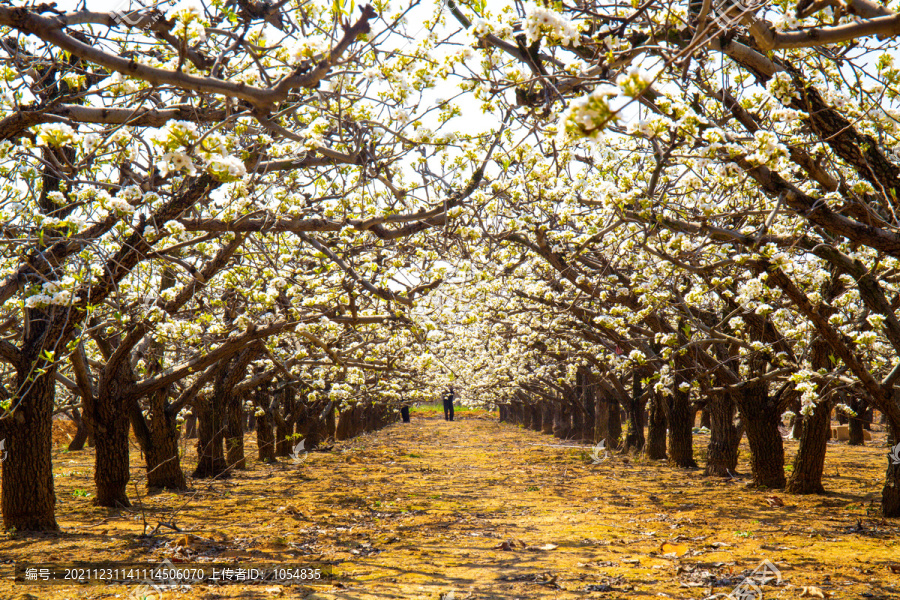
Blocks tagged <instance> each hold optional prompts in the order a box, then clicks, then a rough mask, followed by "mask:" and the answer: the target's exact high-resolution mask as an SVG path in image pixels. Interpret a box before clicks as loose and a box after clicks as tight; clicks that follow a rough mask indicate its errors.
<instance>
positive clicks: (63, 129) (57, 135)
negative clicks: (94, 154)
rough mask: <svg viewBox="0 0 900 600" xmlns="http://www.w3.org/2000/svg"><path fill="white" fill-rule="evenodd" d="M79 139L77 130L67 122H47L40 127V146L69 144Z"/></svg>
mask: <svg viewBox="0 0 900 600" xmlns="http://www.w3.org/2000/svg"><path fill="white" fill-rule="evenodd" d="M77 139H78V134H77V133H75V130H74V129H72V128H71V127H69V126H68V125H66V124H65V123H47V124H45V125H41V126H40V127H39V128H38V134H37V140H38V141H37V145H38V146H53V147H55V148H59V147H60V146H67V145H69V144H71V143H73V142H75V141H77Z"/></svg>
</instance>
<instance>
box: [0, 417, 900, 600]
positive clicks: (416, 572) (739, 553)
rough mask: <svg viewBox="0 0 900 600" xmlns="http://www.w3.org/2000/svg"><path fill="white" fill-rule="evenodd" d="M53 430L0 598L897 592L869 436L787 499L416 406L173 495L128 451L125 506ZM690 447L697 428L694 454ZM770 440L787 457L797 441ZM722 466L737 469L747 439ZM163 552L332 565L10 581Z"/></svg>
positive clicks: (899, 560) (87, 459) (896, 564)
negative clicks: (43, 525)
mask: <svg viewBox="0 0 900 600" xmlns="http://www.w3.org/2000/svg"><path fill="white" fill-rule="evenodd" d="M58 437H59V438H60V439H59V440H57V439H56V437H54V441H55V442H56V443H57V444H59V445H58V446H57V448H56V449H55V451H54V473H55V481H56V486H57V488H56V489H57V496H58V504H57V518H58V522H59V524H60V526H61V528H62V533H61V534H59V535H53V536H50V535H34V534H27V533H16V532H7V533H4V534H0V569H3V570H4V572H3V573H2V575H3V578H2V579H0V598H17V599H19V600H26V599H27V600H31V599H35V598H38V599H45V598H46V599H49V600H59V599H64V598H124V599H126V600H140V599H141V595H142V594H143V597H144V598H146V599H147V600H157V599H158V598H162V599H175V598H184V599H198V600H199V599H210V600H211V599H216V598H310V599H325V598H328V599H341V600H344V599H347V600H349V599H354V600H362V599H365V600H376V599H378V600H383V599H386V598H430V599H435V600H462V599H468V598H472V599H476V598H522V599H524V598H547V597H549V598H564V599H568V598H642V597H643V598H650V597H665V598H709V597H711V596H714V597H719V598H725V597H726V596H727V595H728V594H730V593H732V592H734V590H735V588H737V587H738V586H739V585H741V584H742V582H743V585H744V586H745V587H746V586H747V585H749V583H755V584H760V583H762V580H761V575H760V572H759V571H757V574H756V575H753V572H754V570H757V568H758V567H759V566H760V565H761V564H763V563H764V561H770V565H771V566H769V567H767V568H768V569H769V570H768V581H766V582H765V585H760V586H759V588H758V589H759V591H760V592H761V593H762V594H763V595H762V596H761V597H762V598H767V599H768V598H799V597H811V598H815V597H829V596H830V597H832V598H875V599H878V598H882V599H887V598H900V547H898V541H897V540H898V533H900V521H898V520H882V519H881V518H880V517H879V516H878V511H877V505H878V500H879V497H880V487H881V484H882V483H883V478H884V469H885V466H886V463H885V460H886V456H887V452H888V450H887V448H886V447H885V443H884V436H883V434H876V435H875V439H874V440H873V441H872V442H869V443H868V445H867V446H866V447H850V446H848V445H847V444H846V443H838V442H835V441H831V442H829V446H828V459H827V464H826V468H825V475H826V477H825V481H824V485H825V487H826V489H827V490H828V493H827V494H825V495H821V496H792V495H787V494H784V493H782V492H780V491H778V492H772V491H766V490H758V489H753V488H749V487H747V482H748V481H749V477H747V476H745V477H741V476H736V477H735V478H731V479H712V478H706V477H703V476H702V471H701V470H683V469H676V468H671V467H669V466H667V465H665V463H663V462H653V461H647V460H645V459H643V458H640V457H635V456H622V455H607V454H605V453H604V452H602V451H601V452H599V453H598V452H593V453H592V451H591V448H590V447H589V446H581V445H577V444H574V443H573V442H564V441H560V440H557V439H555V438H553V437H550V436H546V435H541V434H540V433H536V432H532V431H527V430H523V429H521V428H518V427H515V426H512V425H509V424H502V423H499V422H497V420H496V416H495V415H493V414H491V413H487V412H484V411H460V412H458V413H457V420H456V421H453V422H447V421H444V420H443V415H442V414H439V413H437V412H435V411H433V410H418V411H417V410H413V413H412V423H409V424H403V423H396V424H393V425H391V426H389V427H387V428H385V429H383V430H381V431H379V432H375V433H372V434H366V435H363V436H360V437H358V438H355V439H353V440H350V441H347V442H343V443H338V444H335V445H334V446H333V447H331V448H330V449H328V450H327V451H323V452H310V453H308V454H304V455H299V456H297V458H296V459H293V458H287V459H280V460H281V462H279V463H278V464H275V465H268V464H264V463H260V462H258V461H256V460H255V458H256V449H255V446H254V440H255V435H254V434H248V435H247V438H246V444H247V455H248V458H250V459H251V460H248V467H249V468H248V469H247V470H246V471H240V472H237V473H235V474H234V476H232V477H231V478H229V479H227V480H217V481H200V480H198V481H191V485H192V489H191V490H190V491H188V492H181V493H172V492H160V493H153V494H150V495H148V494H147V493H146V492H145V491H144V480H145V478H144V475H143V470H142V467H143V462H142V459H141V457H140V455H139V451H138V449H137V448H136V447H133V452H132V454H133V456H132V464H133V471H132V473H133V476H134V481H133V484H134V485H133V488H130V489H132V490H133V491H132V492H131V499H132V501H133V502H134V504H135V507H134V508H132V509H128V510H113V509H107V508H100V507H96V506H93V505H92V497H93V491H94V490H93V478H92V472H93V450H92V449H86V450H84V451H81V452H73V453H69V452H66V451H64V448H65V445H66V444H67V443H68V440H67V437H66V436H65V435H60V436H58ZM707 441H708V436H706V435H695V444H696V447H695V456H696V457H697V458H698V459H699V462H701V463H702V457H703V453H704V452H705V444H706V442H707ZM193 443H194V442H193V441H190V442H187V441H186V442H185V459H184V461H183V467H184V469H185V471H186V472H190V470H191V468H192V466H193V463H194V462H195V449H194V448H193ZM785 444H786V450H787V452H788V457H789V458H790V457H791V456H792V454H793V452H795V451H796V442H794V441H786V442H785ZM788 464H790V461H789V460H788ZM739 468H740V469H743V472H745V473H746V472H749V463H748V449H747V447H746V442H745V443H744V444H742V446H741V462H740V465H739ZM172 527H175V528H177V529H174V528H172ZM166 559H168V560H170V561H171V562H172V563H173V564H175V565H176V566H187V565H196V564H197V563H201V562H205V563H209V562H215V563H217V564H219V563H226V562H228V563H232V564H233V565H234V567H236V568H239V567H244V566H249V565H261V564H273V563H279V564H281V565H282V566H284V567H288V568H290V569H300V568H304V567H310V568H314V567H315V566H316V565H317V564H319V565H325V566H321V567H320V568H323V569H325V572H326V575H327V570H328V569H333V570H334V576H331V577H328V576H326V577H325V578H323V579H319V580H316V581H307V582H304V583H298V582H296V581H294V582H291V581H285V580H282V581H281V582H271V581H270V582H267V583H262V584H254V585H247V584H231V585H222V586H212V585H197V584H195V585H193V586H190V587H189V588H179V587H174V588H162V589H155V588H151V587H147V586H138V585H131V586H125V585H101V584H91V585H68V586H67V585H40V584H34V583H24V582H14V581H13V580H12V577H11V572H12V565H13V563H15V562H19V563H22V564H26V565H33V564H36V563H46V562H55V563H71V562H73V561H91V562H98V561H128V562H136V563H142V564H144V565H147V566H152V565H156V564H158V563H160V562H161V561H163V560H166ZM773 567H774V568H775V569H777V571H778V575H777V576H776V575H775V571H774V570H772V568H773ZM294 573H297V571H294ZM748 576H750V577H751V578H750V579H749V580H748V579H747V577H748ZM763 579H765V578H763ZM736 595H737V594H735V596H736ZM748 597H754V596H748ZM754 598H760V596H755V597H754Z"/></svg>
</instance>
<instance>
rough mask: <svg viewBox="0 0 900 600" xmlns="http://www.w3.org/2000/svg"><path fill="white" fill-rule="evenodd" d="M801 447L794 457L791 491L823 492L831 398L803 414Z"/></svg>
mask: <svg viewBox="0 0 900 600" xmlns="http://www.w3.org/2000/svg"><path fill="white" fill-rule="evenodd" d="M797 418H798V419H800V418H802V420H801V423H800V448H799V449H798V450H797V455H796V456H795V457H794V466H793V470H792V471H791V477H790V479H789V480H788V483H787V491H788V492H791V493H792V494H824V493H825V488H824V487H823V486H822V472H823V471H824V469H825V452H826V448H827V447H828V444H827V442H828V434H829V430H830V428H831V402H830V401H828V400H822V401H821V402H819V403H818V404H816V407H815V410H814V412H813V413H812V414H811V415H808V416H805V417H801V416H800V415H797Z"/></svg>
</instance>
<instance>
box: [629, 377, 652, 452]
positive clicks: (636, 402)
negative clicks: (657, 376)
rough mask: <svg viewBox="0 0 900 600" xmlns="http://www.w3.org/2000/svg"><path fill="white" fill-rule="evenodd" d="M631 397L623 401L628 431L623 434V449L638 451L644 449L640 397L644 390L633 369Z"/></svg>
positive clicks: (642, 401) (642, 404) (643, 401)
mask: <svg viewBox="0 0 900 600" xmlns="http://www.w3.org/2000/svg"><path fill="white" fill-rule="evenodd" d="M631 392H632V393H631V397H630V398H628V400H627V401H626V403H625V412H626V413H627V414H628V433H626V434H625V451H626V452H629V451H634V452H640V451H641V450H643V449H644V443H645V440H644V405H645V404H646V403H647V401H646V400H644V399H642V398H641V396H643V393H644V390H643V388H642V386H641V376H640V374H639V371H638V370H637V369H635V371H634V373H633V374H632V384H631Z"/></svg>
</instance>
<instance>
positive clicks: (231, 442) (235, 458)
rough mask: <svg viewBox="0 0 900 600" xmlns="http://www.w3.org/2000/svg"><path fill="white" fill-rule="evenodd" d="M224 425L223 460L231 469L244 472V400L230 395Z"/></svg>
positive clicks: (235, 395)
mask: <svg viewBox="0 0 900 600" xmlns="http://www.w3.org/2000/svg"><path fill="white" fill-rule="evenodd" d="M227 402H228V406H227V408H226V423H225V451H226V457H225V459H226V460H227V461H228V465H229V466H230V467H231V468H232V469H241V470H245V469H246V468H247V460H246V459H245V457H244V398H243V396H239V395H238V394H231V395H230V396H229V398H228V400H227Z"/></svg>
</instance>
